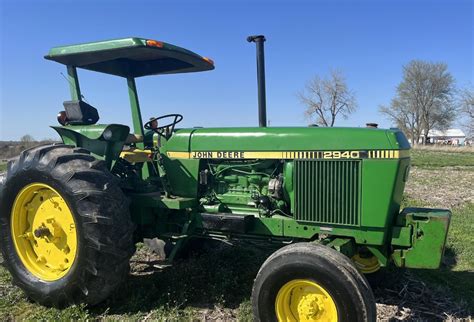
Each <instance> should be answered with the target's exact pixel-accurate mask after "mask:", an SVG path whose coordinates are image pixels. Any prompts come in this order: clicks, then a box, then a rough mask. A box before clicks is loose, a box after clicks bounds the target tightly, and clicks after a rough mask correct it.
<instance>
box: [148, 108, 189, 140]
mask: <svg viewBox="0 0 474 322" xmlns="http://www.w3.org/2000/svg"><path fill="white" fill-rule="evenodd" d="M166 118H173V121H171V122H170V123H167V124H166V125H161V126H157V127H152V125H151V124H152V123H153V122H156V121H159V120H162V119H166ZM182 120H183V116H182V115H181V114H167V115H163V116H160V117H153V118H151V119H150V120H149V121H148V122H146V123H145V125H144V126H143V127H144V128H145V129H146V130H152V131H154V132H155V133H157V134H158V135H161V136H162V137H164V138H166V139H169V138H170V136H171V134H172V133H173V131H174V127H175V126H176V124H178V123H179V122H181V121H182ZM170 127H171V129H170ZM167 129H169V131H166V130H167ZM164 130H165V131H164ZM166 132H168V133H166Z"/></svg>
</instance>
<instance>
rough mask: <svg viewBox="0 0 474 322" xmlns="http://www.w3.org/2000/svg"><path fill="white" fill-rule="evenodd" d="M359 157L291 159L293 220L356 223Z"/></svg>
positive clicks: (358, 209) (358, 197)
mask: <svg viewBox="0 0 474 322" xmlns="http://www.w3.org/2000/svg"><path fill="white" fill-rule="evenodd" d="M360 165H361V163H360V160H344V161H342V160H341V161H326V160H324V161H319V160H318V161H315V160H295V164H294V184H293V187H294V191H295V219H296V220H300V221H310V222H318V223H327V224H338V225H351V226H358V225H359V213H360V192H359V191H360V172H361V170H360Z"/></svg>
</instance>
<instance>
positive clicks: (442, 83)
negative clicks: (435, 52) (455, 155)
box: [380, 60, 456, 144]
mask: <svg viewBox="0 0 474 322" xmlns="http://www.w3.org/2000/svg"><path fill="white" fill-rule="evenodd" d="M453 95H454V79H453V77H452V76H451V74H450V73H449V72H448V66H447V65H446V64H444V63H431V62H425V61H421V60H412V61H411V62H409V63H408V64H407V65H405V66H403V79H402V81H401V82H400V84H399V85H398V86H397V93H396V96H395V98H394V99H392V101H391V103H390V106H388V107H387V106H381V107H380V112H381V113H383V114H385V115H386V116H387V117H388V118H389V119H391V120H392V121H394V122H395V123H396V124H397V126H398V127H399V128H400V129H402V130H403V131H404V132H405V133H406V134H407V136H408V137H409V138H410V139H411V141H412V142H413V143H414V144H417V143H418V142H419V140H420V138H421V137H422V136H423V142H425V143H426V142H427V139H428V134H429V132H430V130H433V129H438V130H444V129H446V128H448V127H449V126H450V125H451V123H452V121H453V120H454V118H455V110H456V109H455V106H454V104H453Z"/></svg>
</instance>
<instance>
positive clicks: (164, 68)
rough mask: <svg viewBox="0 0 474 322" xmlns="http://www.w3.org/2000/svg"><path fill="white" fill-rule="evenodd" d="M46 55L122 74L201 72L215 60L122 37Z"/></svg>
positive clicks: (147, 40) (77, 64) (52, 50)
mask: <svg viewBox="0 0 474 322" xmlns="http://www.w3.org/2000/svg"><path fill="white" fill-rule="evenodd" d="M44 58H46V59H48V60H54V61H56V62H58V63H61V64H64V65H69V66H74V67H80V68H84V69H89V70H93V71H96V72H101V73H106V74H112V75H117V76H122V77H141V76H147V75H158V74H175V73H187V72H200V71H206V70H212V69H214V63H213V61H212V60H210V59H208V58H206V57H202V56H200V55H198V54H196V53H193V52H192V51H189V50H187V49H184V48H181V47H178V46H174V45H171V44H168V43H164V42H161V41H156V40H150V39H144V38H135V37H134V38H122V39H113V40H106V41H98V42H91V43H85V44H78V45H70V46H62V47H54V48H52V49H51V50H50V51H49V53H48V55H46V56H45V57H44Z"/></svg>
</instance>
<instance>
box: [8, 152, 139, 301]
mask: <svg viewBox="0 0 474 322" xmlns="http://www.w3.org/2000/svg"><path fill="white" fill-rule="evenodd" d="M132 235H133V224H132V222H131V220H130V212H129V203H128V201H127V198H126V197H125V196H124V194H123V192H122V191H121V189H120V188H119V186H118V179H117V178H116V177H115V176H113V175H112V174H111V173H110V172H109V171H108V169H107V168H106V166H105V163H104V162H102V161H98V160H96V159H95V158H94V157H93V156H91V155H90V154H89V152H88V151H87V150H84V149H80V148H74V147H71V146H66V145H47V146H40V147H36V148H32V149H29V150H26V151H24V152H22V153H21V155H20V157H19V158H18V159H17V160H15V161H13V162H11V163H10V164H9V166H8V170H7V177H6V180H5V182H4V184H3V185H2V186H1V187H0V242H1V245H0V246H1V251H2V255H3V258H4V260H5V263H6V266H7V268H8V270H9V271H10V273H11V275H12V277H13V283H15V284H17V285H18V286H19V287H20V288H22V289H23V290H24V291H25V293H26V294H27V295H28V296H29V297H30V298H32V299H33V300H34V301H36V302H39V303H41V304H43V305H46V306H56V307H62V306H65V305H68V304H73V303H79V302H81V303H87V304H91V305H93V304H97V303H99V302H101V301H103V300H104V299H106V298H107V297H108V296H109V295H110V294H111V293H112V291H113V290H114V289H115V288H116V287H117V286H118V285H119V284H120V283H121V282H122V281H124V279H125V278H126V276H127V275H128V272H129V268H130V266H129V259H130V257H131V256H132V255H133V252H134V244H133V240H132Z"/></svg>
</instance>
